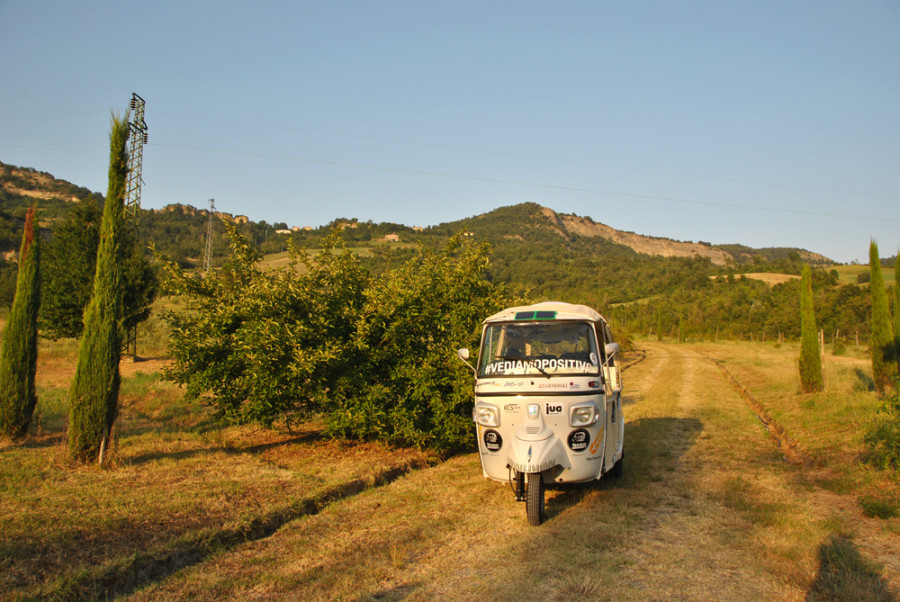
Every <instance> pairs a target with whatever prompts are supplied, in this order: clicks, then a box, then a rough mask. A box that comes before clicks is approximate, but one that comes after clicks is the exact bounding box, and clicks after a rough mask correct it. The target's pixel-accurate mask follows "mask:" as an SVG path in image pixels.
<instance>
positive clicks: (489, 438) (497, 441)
mask: <svg viewBox="0 0 900 602" xmlns="http://www.w3.org/2000/svg"><path fill="white" fill-rule="evenodd" d="M484 447H485V448H486V449H487V450H488V451H492V452H498V451H500V448H501V447H503V437H501V436H500V433H498V432H497V431H495V430H493V429H489V430H486V431H484Z"/></svg>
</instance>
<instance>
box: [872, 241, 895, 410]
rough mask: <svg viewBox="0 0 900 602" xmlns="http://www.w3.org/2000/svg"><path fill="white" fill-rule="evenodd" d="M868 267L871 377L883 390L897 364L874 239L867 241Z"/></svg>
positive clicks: (891, 377) (876, 385) (879, 388)
mask: <svg viewBox="0 0 900 602" xmlns="http://www.w3.org/2000/svg"><path fill="white" fill-rule="evenodd" d="M869 271H870V272H871V274H872V279H871V281H870V282H869V290H870V291H871V294H872V339H871V341H870V344H871V347H872V379H873V380H874V381H875V388H877V389H878V391H879V393H884V390H885V388H887V387H889V386H890V384H891V380H892V379H893V377H894V376H896V375H897V364H896V363H895V361H894V333H893V332H892V329H891V315H890V310H889V309H888V299H887V293H886V292H885V290H884V277H883V276H882V274H881V259H880V258H879V257H878V244H877V243H876V242H875V241H874V240H873V241H872V243H871V244H870V245H869Z"/></svg>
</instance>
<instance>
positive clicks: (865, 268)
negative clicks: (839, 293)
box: [829, 264, 894, 284]
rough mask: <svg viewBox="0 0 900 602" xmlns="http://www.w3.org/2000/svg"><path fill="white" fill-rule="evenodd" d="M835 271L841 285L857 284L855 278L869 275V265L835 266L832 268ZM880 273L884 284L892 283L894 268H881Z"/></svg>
mask: <svg viewBox="0 0 900 602" xmlns="http://www.w3.org/2000/svg"><path fill="white" fill-rule="evenodd" d="M829 269H835V270H837V273H838V274H839V275H840V283H841V284H858V280H857V277H858V276H859V275H860V274H867V275H868V274H869V264H861V265H852V264H850V265H837V266H834V268H829ZM881 273H882V275H883V276H884V282H885V283H886V284H889V283H893V282H894V268H893V267H890V268H886V267H882V268H881Z"/></svg>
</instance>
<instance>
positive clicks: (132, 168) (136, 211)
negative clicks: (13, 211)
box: [123, 92, 147, 359]
mask: <svg viewBox="0 0 900 602" xmlns="http://www.w3.org/2000/svg"><path fill="white" fill-rule="evenodd" d="M145 104H146V103H145V102H144V99H143V98H141V97H140V96H138V95H137V93H134V92H132V94H131V103H130V104H129V113H130V114H131V119H129V120H128V142H129V149H128V180H127V181H126V183H125V201H124V205H125V228H126V229H129V230H131V233H132V234H133V235H134V239H135V241H137V227H138V220H139V218H140V212H141V184H142V183H143V180H142V179H141V171H142V169H143V162H144V145H145V144H147V122H146V121H144V105H145ZM123 342H124V347H123V350H124V352H125V355H130V356H131V357H133V358H135V359H136V358H137V324H134V325H132V326H130V327H129V328H128V329H127V330H126V331H125V332H124V333H123Z"/></svg>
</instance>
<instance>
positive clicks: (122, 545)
mask: <svg viewBox="0 0 900 602" xmlns="http://www.w3.org/2000/svg"><path fill="white" fill-rule="evenodd" d="M159 368H160V362H159V361H144V362H136V363H123V365H122V373H123V386H122V390H121V395H120V415H119V418H118V420H117V423H116V433H117V440H116V443H115V447H114V462H113V464H114V468H113V469H111V470H107V469H100V468H98V467H96V466H85V467H80V466H73V465H70V464H69V463H68V461H67V459H66V457H65V442H64V428H65V419H66V412H67V383H68V380H69V379H70V378H71V375H72V374H73V373H74V353H73V345H72V344H71V342H67V341H61V342H57V343H46V342H45V343H43V344H42V354H41V362H40V366H39V373H38V382H39V405H38V408H37V410H36V420H35V424H34V425H33V428H32V433H31V435H30V436H29V437H28V439H26V440H25V442H24V443H20V444H15V445H14V444H11V443H9V442H6V443H2V444H0V491H2V495H0V525H2V537H0V565H2V567H3V570H2V571H0V592H6V594H5V595H3V594H0V598H5V597H6V596H7V595H12V596H20V595H25V596H32V595H39V596H42V597H43V596H62V597H72V596H75V597H80V596H82V595H87V596H88V597H91V596H93V595H104V594H103V592H115V591H127V589H128V587H126V589H125V590H122V589H121V584H119V585H117V584H116V583H115V582H116V581H128V580H131V581H132V582H134V583H135V584H139V583H140V582H141V577H140V576H139V575H136V574H135V570H132V568H130V567H131V566H132V565H134V564H135V563H143V564H142V568H141V569H140V570H142V571H144V572H145V573H150V574H153V573H154V572H155V573H156V574H159V575H162V576H164V575H165V574H167V571H168V572H171V571H170V570H168V569H167V568H166V567H164V566H160V564H161V563H162V562H163V561H164V562H168V563H172V562H175V563H176V564H177V563H178V562H188V563H190V562H192V561H196V560H199V559H200V558H202V557H203V556H204V555H206V554H208V553H210V552H211V550H212V549H217V548H221V547H222V546H223V545H224V546H225V547H228V546H229V545H233V544H234V543H236V542H237V541H243V540H245V539H252V538H253V537H255V536H257V534H260V535H261V534H267V533H266V532H265V530H266V529H268V530H269V531H270V532H271V531H273V530H274V528H277V526H278V521H283V520H288V519H290V518H291V517H296V516H299V515H301V514H303V513H305V512H308V511H316V510H317V508H318V506H317V504H319V503H321V502H320V500H322V499H325V498H329V499H336V498H339V497H341V496H342V495H347V494H353V493H356V492H357V491H359V490H362V489H364V488H366V487H368V486H372V485H373V484H374V483H375V482H376V481H377V480H378V479H381V480H384V479H385V478H386V475H388V476H389V473H390V471H391V469H395V470H396V469H397V467H400V468H402V469H407V468H408V467H409V466H411V465H414V464H416V463H418V464H420V465H421V464H422V463H424V462H426V461H427V458H425V456H423V455H422V454H419V453H417V452H414V451H409V450H392V449H389V448H386V447H384V446H381V445H377V444H365V445H351V444H344V443H339V442H334V441H328V440H323V439H322V437H321V428H320V426H319V425H316V424H311V425H308V426H307V427H306V428H305V429H304V430H301V431H300V432H294V433H279V432H275V431H270V430H264V429H259V428H253V427H226V426H224V425H221V424H218V423H216V422H215V421H214V420H213V419H211V418H210V417H209V415H208V414H207V412H206V411H205V409H204V408H200V407H197V406H193V405H190V404H187V403H185V401H184V399H183V396H182V394H181V391H180V389H179V388H178V387H177V386H175V385H173V384H172V383H170V382H167V381H164V380H162V378H161V376H160V374H159ZM324 466H327V467H328V468H327V470H323V469H322V467H324ZM404 467H406V468H404ZM390 478H393V477H390ZM266 525H271V526H266ZM223 534H224V535H223ZM210 542H213V544H211V543H210ZM211 545H212V546H213V547H212V548H211V547H210V546H211ZM173 554H175V555H176V556H178V555H180V556H184V557H185V558H186V560H184V561H182V560H177V559H176V560H173ZM109 581H112V582H113V585H109V583H108V582H109Z"/></svg>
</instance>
